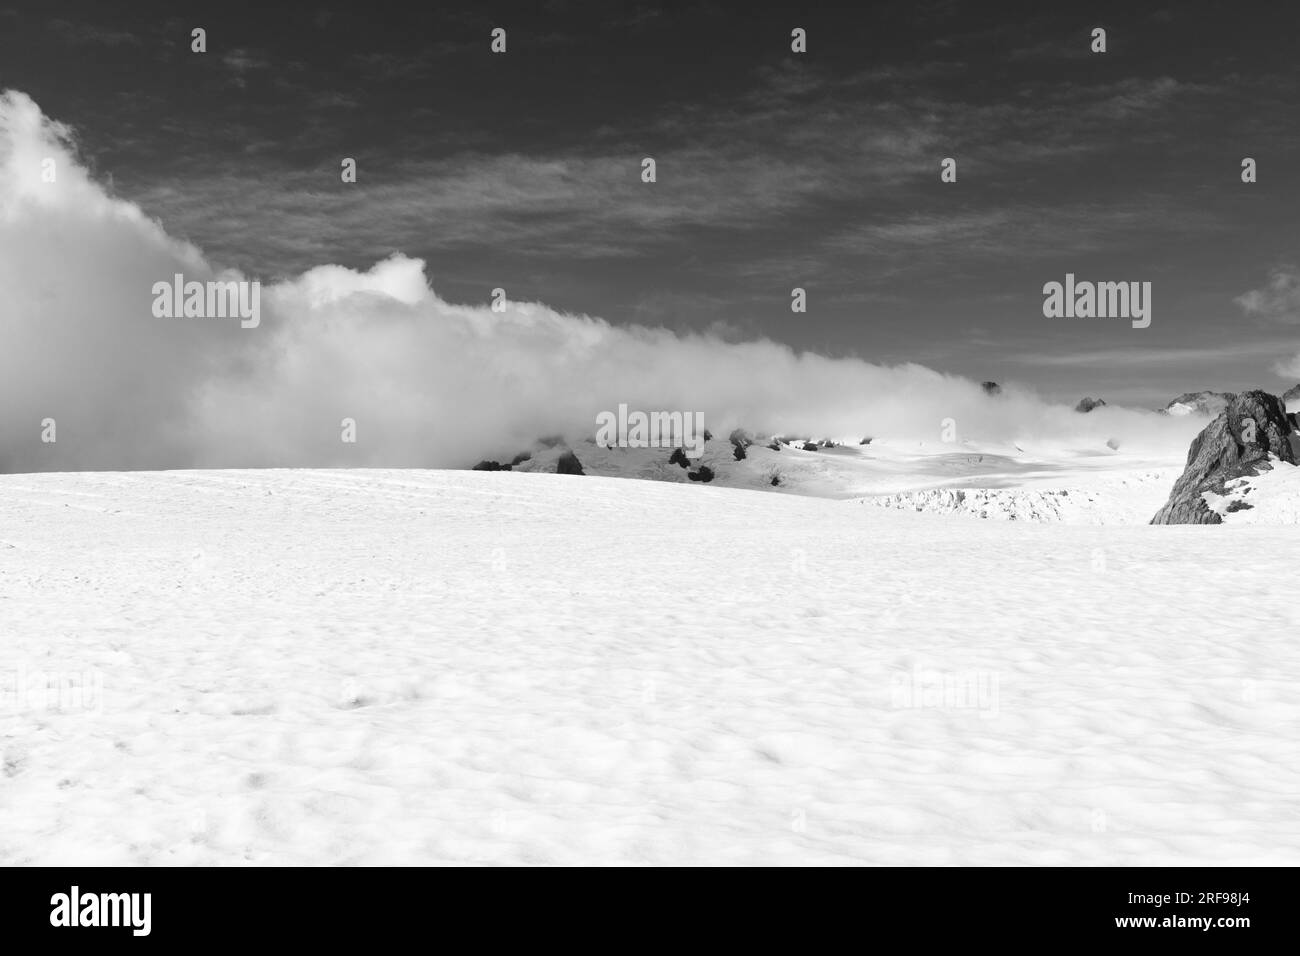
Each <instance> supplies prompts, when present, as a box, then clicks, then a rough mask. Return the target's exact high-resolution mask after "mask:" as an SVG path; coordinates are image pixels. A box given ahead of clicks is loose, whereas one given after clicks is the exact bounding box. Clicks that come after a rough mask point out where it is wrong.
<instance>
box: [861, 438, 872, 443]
mask: <svg viewBox="0 0 1300 956" xmlns="http://www.w3.org/2000/svg"><path fill="white" fill-rule="evenodd" d="M858 444H859V445H870V444H871V439H870V438H864V439H862V441H860V442H858Z"/></svg>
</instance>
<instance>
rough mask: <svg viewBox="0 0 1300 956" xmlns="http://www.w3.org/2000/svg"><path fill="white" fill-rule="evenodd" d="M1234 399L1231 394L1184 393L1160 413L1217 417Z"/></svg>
mask: <svg viewBox="0 0 1300 956" xmlns="http://www.w3.org/2000/svg"><path fill="white" fill-rule="evenodd" d="M1235 397H1236V396H1234V395H1233V394H1232V392H1184V393H1183V394H1182V395H1179V396H1178V397H1177V398H1175V399H1174V400H1173V401H1172V402H1170V403H1169V404H1168V405H1166V406H1165V407H1164V408H1162V409H1161V411H1162V412H1165V413H1167V414H1169V415H1190V414H1191V413H1192V412H1200V413H1202V414H1206V415H1217V414H1219V412H1221V411H1223V410H1224V409H1225V408H1227V407H1228V403H1229V402H1231V401H1232V400H1233V398H1235Z"/></svg>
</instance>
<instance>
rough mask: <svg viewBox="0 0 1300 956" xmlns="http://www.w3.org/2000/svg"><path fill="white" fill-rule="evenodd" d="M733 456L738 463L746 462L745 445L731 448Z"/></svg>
mask: <svg viewBox="0 0 1300 956" xmlns="http://www.w3.org/2000/svg"><path fill="white" fill-rule="evenodd" d="M731 456H732V457H733V458H735V459H736V461H744V460H745V457H746V453H745V446H744V445H732V446H731Z"/></svg>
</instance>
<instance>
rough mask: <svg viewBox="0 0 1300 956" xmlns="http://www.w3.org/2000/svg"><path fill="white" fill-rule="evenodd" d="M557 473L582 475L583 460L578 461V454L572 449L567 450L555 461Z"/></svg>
mask: <svg viewBox="0 0 1300 956" xmlns="http://www.w3.org/2000/svg"><path fill="white" fill-rule="evenodd" d="M555 473H556V474H557V475H582V474H585V472H584V471H583V470H582V462H580V461H578V456H577V455H575V454H574V453H573V452H572V451H566V452H565V453H564V454H563V455H561V456H560V457H559V458H558V459H556V462H555Z"/></svg>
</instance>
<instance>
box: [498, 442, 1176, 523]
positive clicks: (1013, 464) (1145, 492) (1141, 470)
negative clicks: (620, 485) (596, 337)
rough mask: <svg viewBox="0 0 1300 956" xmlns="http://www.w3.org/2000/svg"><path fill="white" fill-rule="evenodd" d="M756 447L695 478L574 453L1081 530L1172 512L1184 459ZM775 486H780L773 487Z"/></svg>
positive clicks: (885, 447)
mask: <svg viewBox="0 0 1300 956" xmlns="http://www.w3.org/2000/svg"><path fill="white" fill-rule="evenodd" d="M768 441H769V440H768V439H764V440H763V441H761V442H756V443H755V444H753V445H751V446H749V447H748V448H747V449H746V452H745V458H744V459H743V460H739V461H738V460H736V459H735V457H734V454H733V452H732V446H731V444H729V443H728V442H726V441H719V440H717V439H714V440H713V441H711V442H709V443H707V444H706V446H705V452H704V454H703V455H702V456H701V457H700V458H699V459H697V460H695V461H692V462H691V463H690V465H689V467H688V468H682V467H679V466H678V465H675V464H671V463H670V462H669V457H670V455H671V451H669V450H666V449H628V448H604V447H600V446H597V445H595V444H594V443H591V442H588V443H585V444H580V445H577V446H576V447H575V449H574V450H575V451H576V453H577V455H578V458H579V459H580V460H581V462H582V465H583V468H584V469H585V470H586V472H587V474H589V475H599V476H602V477H610V478H614V477H618V478H640V479H647V480H653V481H670V482H678V483H682V484H688V483H693V482H691V479H690V477H689V474H690V473H691V472H692V471H697V470H698V469H699V467H700V466H701V465H703V466H707V467H708V468H709V469H710V470H711V471H712V472H713V474H714V477H713V479H712V482H711V483H712V484H713V485H714V486H717V487H727V488H747V489H752V490H762V491H775V492H786V493H791V494H800V495H812V496H816V497H823V498H855V497H861V498H863V500H864V501H866V502H869V503H872V504H877V505H881V506H883V507H887V508H901V509H903V510H907V511H932V512H935V513H938V514H953V513H957V514H968V515H972V516H975V517H985V518H1009V519H1019V520H1028V521H1049V522H1058V521H1064V522H1067V523H1074V524H1145V523H1146V522H1148V521H1150V520H1151V515H1153V514H1154V513H1155V511H1156V509H1157V508H1159V507H1160V505H1161V504H1163V503H1164V501H1165V499H1166V498H1167V497H1168V495H1169V489H1170V488H1171V487H1172V486H1173V484H1174V481H1175V479H1177V477H1178V475H1179V473H1180V472H1181V471H1182V466H1183V459H1182V457H1178V458H1170V457H1165V458H1151V457H1147V456H1142V455H1139V454H1133V453H1127V452H1126V453H1123V454H1121V453H1117V452H1116V451H1114V450H1113V449H1109V448H1105V447H1101V448H1066V447H1059V446H1058V447H1051V446H1032V447H1022V446H1018V445H994V444H990V443H976V442H969V441H963V442H959V443H944V442H937V441H932V442H924V441H899V440H894V441H883V440H877V441H873V442H872V443H871V444H870V445H853V444H843V445H837V446H835V447H823V448H819V449H818V450H817V451H806V450H804V449H803V448H802V444H803V443H802V442H793V443H790V444H784V445H781V446H780V447H779V449H772V448H769V447H768V445H767V444H766V443H767V442H768ZM563 450H564V449H563V448H555V449H545V450H540V451H538V452H536V453H535V455H534V457H533V459H532V460H531V461H528V462H525V463H523V464H521V465H519V466H517V468H518V469H519V470H522V471H528V472H546V471H554V468H555V458H556V457H558V455H559V454H560V453H561V452H562V451H563ZM773 479H775V481H774V480H773Z"/></svg>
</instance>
